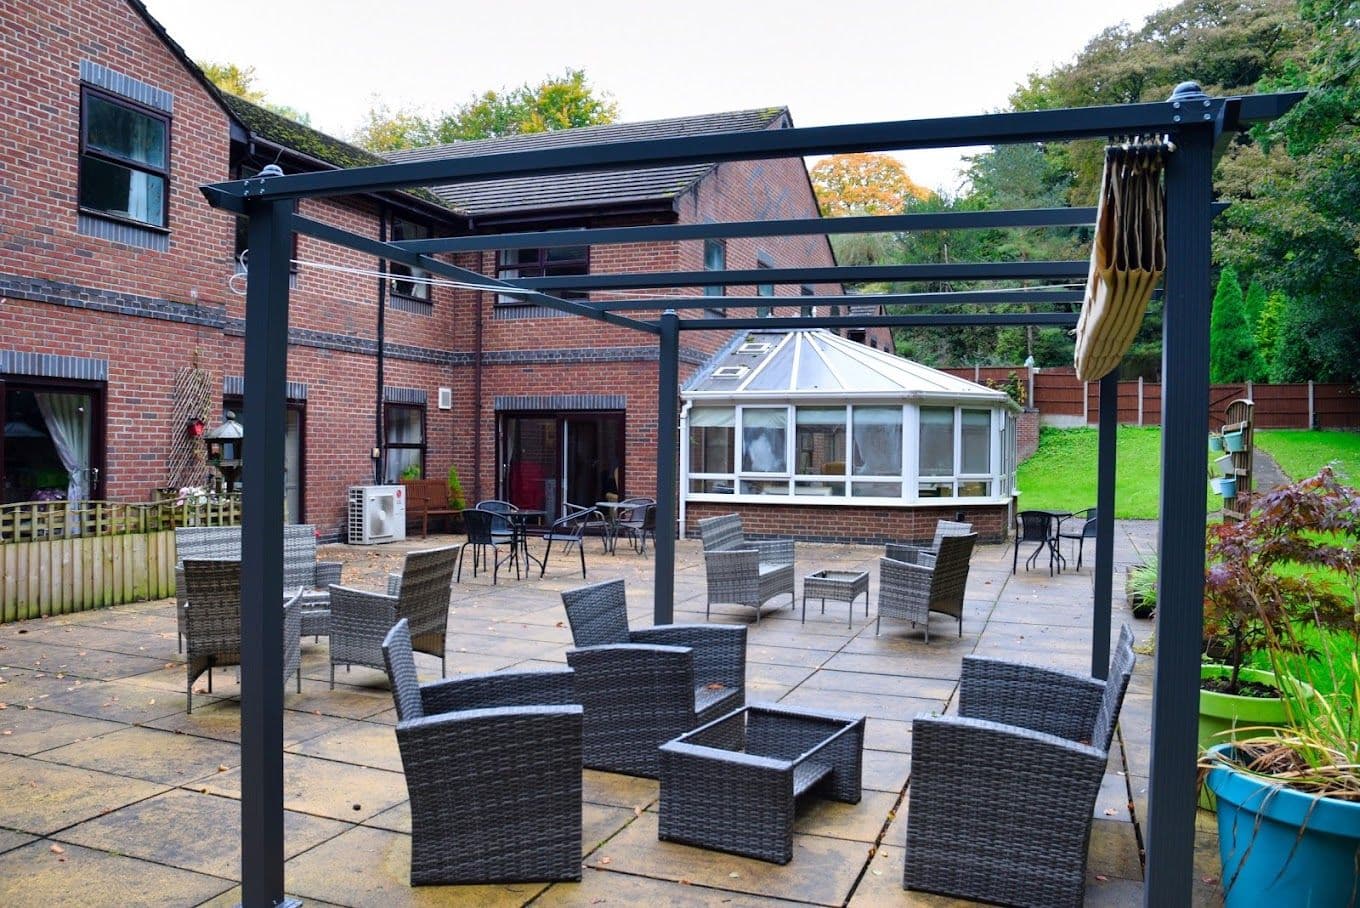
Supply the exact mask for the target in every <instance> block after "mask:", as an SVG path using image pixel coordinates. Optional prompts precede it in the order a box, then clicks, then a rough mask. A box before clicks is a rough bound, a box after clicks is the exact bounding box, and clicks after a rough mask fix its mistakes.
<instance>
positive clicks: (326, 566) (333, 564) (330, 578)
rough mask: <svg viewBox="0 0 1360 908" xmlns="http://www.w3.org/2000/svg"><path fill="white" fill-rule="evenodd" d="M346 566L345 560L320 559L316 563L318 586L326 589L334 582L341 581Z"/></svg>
mask: <svg viewBox="0 0 1360 908" xmlns="http://www.w3.org/2000/svg"><path fill="white" fill-rule="evenodd" d="M344 567H345V563H344V562H343V561H318V562H317V563H316V583H315V586H316V588H317V589H319V590H324V589H325V588H326V587H328V586H330V585H331V584H332V583H339V582H340V575H341V573H342V572H343V571H344Z"/></svg>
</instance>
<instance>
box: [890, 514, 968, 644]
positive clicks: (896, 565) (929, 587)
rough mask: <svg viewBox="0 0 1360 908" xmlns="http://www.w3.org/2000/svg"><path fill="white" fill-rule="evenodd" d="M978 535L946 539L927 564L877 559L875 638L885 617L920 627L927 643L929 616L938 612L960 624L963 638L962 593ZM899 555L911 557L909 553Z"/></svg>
mask: <svg viewBox="0 0 1360 908" xmlns="http://www.w3.org/2000/svg"><path fill="white" fill-rule="evenodd" d="M976 542H977V534H976V533H969V534H968V535H967V536H945V537H943V538H941V539H940V548H939V551H938V552H936V553H934V554H933V555H930V554H929V553H925V554H926V555H929V558H928V560H929V561H930V564H929V565H928V566H927V565H924V564H914V563H912V562H910V561H898V560H896V559H894V558H880V559H879V560H878V620H877V621H875V622H874V634H875V635H877V634H878V632H879V630H880V629H881V626H882V624H883V619H884V618H897V619H899V620H902V621H910V622H911V623H912V625H913V626H915V625H917V624H920V625H921V627H922V628H923V629H924V631H925V636H926V643H929V642H930V613H931V612H941V613H943V614H946V615H949V616H951V617H952V618H954V619H955V620H956V621H958V623H959V636H960V637H962V636H963V592H964V588H965V587H966V586H967V585H968V559H969V558H971V557H972V555H973V544H974V543H976ZM902 554H906V555H912V554H914V553H912V552H903V553H902Z"/></svg>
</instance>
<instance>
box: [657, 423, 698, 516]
mask: <svg viewBox="0 0 1360 908" xmlns="http://www.w3.org/2000/svg"><path fill="white" fill-rule="evenodd" d="M692 406H694V401H692V400H687V401H685V402H684V403H683V404H681V405H680V493H679V494H680V501H679V503H678V504H679V508H680V538H681V539H684V538H685V493H686V492H688V491H689V457H688V453H689V452H688V449H689V408H690V407H692ZM658 491H659V490H658Z"/></svg>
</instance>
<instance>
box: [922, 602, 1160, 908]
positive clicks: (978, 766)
mask: <svg viewBox="0 0 1360 908" xmlns="http://www.w3.org/2000/svg"><path fill="white" fill-rule="evenodd" d="M1133 663H1134V655H1133V634H1132V632H1130V630H1129V628H1128V627H1127V626H1125V627H1124V628H1123V630H1122V631H1121V632H1120V635H1119V643H1118V645H1116V647H1115V649H1114V652H1113V654H1112V656H1111V659H1110V672H1109V680H1108V681H1100V680H1097V679H1095V678H1089V677H1085V676H1082V675H1077V674H1070V673H1067V672H1061V671H1055V670H1053V669H1049V668H1042V667H1039V666H1030V665H1021V664H1017V663H1010V662H1002V661H1000V660H996V659H984V658H980V657H975V656H966V657H964V660H963V676H962V678H961V680H960V682H959V715H958V716H918V717H917V718H916V720H915V722H914V723H913V724H912V755H911V802H910V807H909V809H908V811H907V838H906V845H907V850H906V863H905V866H904V868H903V875H902V885H903V888H906V889H922V890H927V891H930V892H941V893H947V894H949V895H955V896H961V897H963V898H967V899H976V900H980V901H985V902H998V903H1001V904H1006V905H1034V906H1045V908H1048V906H1079V905H1081V904H1082V896H1083V891H1084V889H1085V883H1086V852H1087V840H1088V838H1089V837H1090V832H1091V814H1092V812H1093V810H1094V807H1095V800H1096V796H1097V794H1098V793H1099V791H1100V784H1101V779H1102V777H1103V776H1104V774H1105V770H1106V763H1107V760H1108V758H1109V749H1110V741H1111V739H1112V736H1113V734H1114V727H1115V722H1116V721H1117V720H1118V718H1119V708H1120V706H1121V704H1122V703H1123V700H1124V691H1125V689H1126V688H1127V687H1128V683H1129V674H1130V673H1131V672H1132V670H1133Z"/></svg>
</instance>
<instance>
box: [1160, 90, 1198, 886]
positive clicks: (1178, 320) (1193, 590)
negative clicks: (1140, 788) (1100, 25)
mask: <svg viewBox="0 0 1360 908" xmlns="http://www.w3.org/2000/svg"><path fill="white" fill-rule="evenodd" d="M1192 104H1193V105H1196V106H1197V105H1198V102H1197V101H1188V100H1187V104H1186V106H1187V108H1188V107H1190V106H1191V105H1192ZM1189 116H1194V114H1190V115H1188V116H1187V119H1188V117H1189ZM1192 124H1193V125H1189V126H1188V127H1182V129H1181V130H1180V132H1179V133H1178V134H1177V135H1176V136H1175V141H1176V145H1177V150H1176V152H1175V153H1174V154H1171V155H1169V156H1168V160H1167V168H1166V197H1167V212H1166V261H1167V270H1166V284H1165V287H1166V293H1165V315H1164V317H1163V323H1162V324H1163V326H1162V490H1161V496H1162V497H1161V522H1160V525H1159V530H1158V542H1157V552H1158V577H1157V632H1156V639H1157V662H1156V681H1155V684H1156V686H1155V692H1154V696H1153V702H1152V713H1153V717H1152V769H1151V774H1152V775H1151V779H1150V781H1149V784H1150V794H1149V804H1148V832H1147V835H1146V836H1145V838H1144V841H1146V842H1147V885H1146V887H1145V888H1144V890H1143V904H1144V905H1147V906H1157V908H1167V906H1175V905H1189V904H1190V894H1191V892H1192V891H1193V887H1192V883H1193V873H1194V856H1195V773H1196V770H1195V762H1196V757H1197V756H1198V754H1197V749H1198V748H1197V744H1196V741H1197V739H1198V733H1197V722H1198V719H1197V716H1198V705H1199V663H1200V639H1201V625H1202V622H1203V617H1204V531H1205V530H1204V528H1205V519H1206V517H1205V504H1204V496H1205V489H1204V479H1205V464H1204V457H1205V455H1204V450H1205V447H1204V446H1205V426H1206V424H1207V414H1208V412H1209V308H1210V296H1209V294H1210V288H1211V286H1212V285H1211V284H1210V281H1209V267H1210V248H1209V247H1210V237H1209V223H1210V210H1209V206H1210V203H1211V201H1212V193H1213V180H1212V175H1213V141H1214V124H1213V123H1212V122H1193V121H1192Z"/></svg>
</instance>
